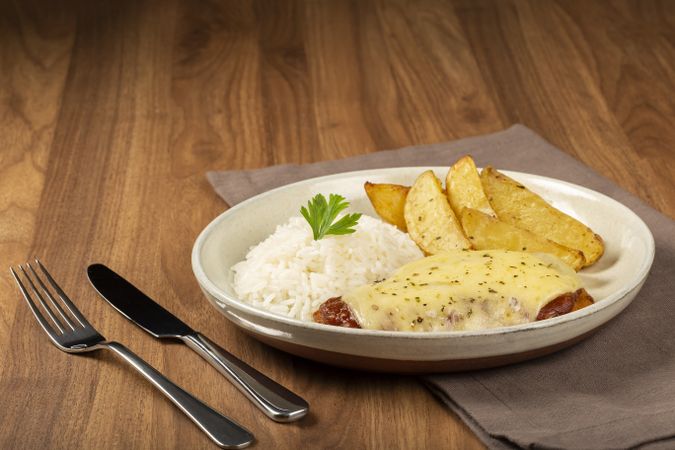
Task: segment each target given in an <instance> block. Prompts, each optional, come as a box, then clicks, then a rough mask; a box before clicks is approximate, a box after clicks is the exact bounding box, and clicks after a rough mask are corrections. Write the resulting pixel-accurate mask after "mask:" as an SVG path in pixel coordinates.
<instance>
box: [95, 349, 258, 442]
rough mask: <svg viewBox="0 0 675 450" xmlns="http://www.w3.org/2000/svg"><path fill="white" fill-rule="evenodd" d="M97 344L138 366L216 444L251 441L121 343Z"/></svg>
mask: <svg viewBox="0 0 675 450" xmlns="http://www.w3.org/2000/svg"><path fill="white" fill-rule="evenodd" d="M101 345H102V346H105V347H106V348H108V349H110V350H112V351H113V352H114V353H115V354H117V355H118V356H120V357H121V358H122V359H123V360H125V361H126V362H128V363H129V364H130V365H131V366H132V367H133V368H134V369H136V370H138V371H139V372H140V373H141V375H143V376H144V377H145V378H146V379H147V380H148V381H150V382H151V383H152V384H153V385H154V386H155V387H156V388H157V389H159V390H160V391H161V392H162V393H163V394H164V395H166V396H167V397H168V398H169V400H171V401H172V402H173V404H174V405H176V406H177V407H178V408H179V409H180V410H181V411H183V412H184V413H185V414H186V415H187V416H188V417H189V418H190V420H192V421H193V422H194V423H195V424H197V426H198V427H199V428H201V429H202V431H204V433H206V434H207V435H208V436H209V438H211V440H212V441H213V442H215V443H216V444H218V445H219V446H220V447H222V448H244V447H246V446H248V445H249V444H250V443H251V442H253V435H252V434H251V433H250V432H249V431H248V430H246V429H245V428H243V427H241V426H239V425H238V424H237V423H235V422H233V421H232V420H230V419H228V418H227V417H225V416H223V415H222V414H220V413H219V412H217V411H215V410H213V409H212V408H210V407H209V406H208V405H206V404H204V403H202V402H201V401H199V400H197V399H196V398H195V397H193V396H192V395H190V394H189V393H187V392H186V391H184V390H183V389H181V388H180V387H178V386H177V385H175V384H174V383H173V382H172V381H171V380H169V379H168V378H166V377H165V376H164V375H162V374H161V373H159V372H158V371H157V370H156V369H155V368H154V367H152V366H151V365H150V364H148V363H147V362H145V361H143V360H142V359H141V358H140V357H139V356H138V355H136V354H135V353H133V352H132V351H131V350H129V349H128V348H126V347H125V346H124V345H122V344H120V343H119V342H114V341H113V342H103V343H101Z"/></svg>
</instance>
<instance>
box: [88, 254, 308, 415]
mask: <svg viewBox="0 0 675 450" xmlns="http://www.w3.org/2000/svg"><path fill="white" fill-rule="evenodd" d="M87 275H88V276H89V281H90V282H91V284H92V285H93V286H94V289H96V291H97V292H98V293H99V294H100V295H101V297H103V299H105V300H106V301H107V302H108V303H110V305H112V307H113V308H115V309H116V310H117V311H118V312H119V313H120V314H122V315H123V316H124V317H126V318H127V319H129V320H131V321H132V322H133V323H135V324H136V325H138V326H139V327H141V328H142V329H144V330H145V331H147V332H148V333H150V334H151V335H152V336H154V337H156V338H159V339H165V338H168V339H180V340H181V341H182V342H183V343H185V344H186V345H187V346H188V347H190V348H191V349H192V350H194V351H195V352H197V353H198V354H199V355H200V356H201V357H202V358H204V359H205V360H207V361H208V362H209V363H210V364H211V365H212V366H213V367H215V368H216V369H217V370H218V371H219V372H220V373H221V374H223V375H224V376H225V378H227V379H228V380H229V381H230V382H231V383H232V384H234V385H235V386H236V387H237V388H238V389H239V390H240V391H241V392H242V393H243V394H244V395H245V396H246V397H248V399H249V400H251V401H252V402H253V404H254V405H256V406H257V407H258V408H260V410H262V411H263V412H264V413H265V414H266V415H267V416H269V417H270V418H271V419H273V420H275V421H277V422H293V421H295V420H298V419H300V418H302V417H303V416H305V415H306V414H307V411H308V410H309V405H308V404H307V402H306V401H305V400H303V399H302V398H301V397H299V396H298V395H296V394H294V393H293V392H291V391H289V390H288V389H286V388H285V387H283V386H281V385H280V384H279V383H277V382H276V381H274V380H272V379H270V378H268V377H266V376H265V375H263V374H262V373H260V372H258V371H257V370H256V369H254V368H253V367H251V366H249V365H248V364H246V363H244V362H243V361H241V360H239V359H238V358H237V357H235V356H234V355H232V354H230V353H229V352H227V351H225V350H224V349H222V348H221V347H219V346H218V345H217V344H216V343H214V342H213V341H211V340H210V339H209V338H207V337H206V336H204V335H203V334H201V333H199V332H198V331H195V330H193V329H192V328H190V327H189V326H188V325H187V324H186V323H185V322H183V321H182V320H180V319H179V318H177V317H176V316H174V315H173V314H171V313H170V312H169V311H167V310H166V309H164V308H163V307H162V306H161V305H159V304H158V303H157V302H155V301H154V300H152V299H151V298H150V297H148V296H147V295H145V294H144V293H143V292H141V291H140V290H139V289H138V288H136V287H135V286H134V285H132V284H131V283H129V282H128V281H127V280H125V279H124V278H122V277H121V276H120V275H118V274H117V273H115V272H114V271H112V270H111V269H109V268H108V267H106V266H105V265H103V264H92V265H90V266H89V267H88V268H87Z"/></svg>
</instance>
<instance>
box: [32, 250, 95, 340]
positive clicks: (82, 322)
mask: <svg viewBox="0 0 675 450" xmlns="http://www.w3.org/2000/svg"><path fill="white" fill-rule="evenodd" d="M35 262H36V263H37V265H38V266H39V267H40V269H41V270H42V272H43V273H44V274H45V276H46V277H47V281H49V284H50V285H51V286H52V288H54V290H55V291H56V293H57V294H58V295H59V297H61V300H62V301H63V304H64V305H65V306H66V308H68V311H70V313H71V314H72V315H73V316H74V317H75V318H76V319H77V321H78V322H80V325H82V326H83V327H91V328H93V326H92V325H91V324H90V323H89V322H88V321H87V319H85V318H84V316H83V315H82V313H81V312H80V310H79V309H77V306H75V305H74V304H73V302H72V301H70V298H68V296H67V295H66V293H65V292H63V289H61V286H59V285H58V283H57V282H56V280H54V278H52V276H51V274H50V273H49V272H48V271H47V268H46V267H45V266H43V265H42V263H41V262H40V260H39V259H37V258H35Z"/></svg>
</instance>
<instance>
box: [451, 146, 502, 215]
mask: <svg viewBox="0 0 675 450" xmlns="http://www.w3.org/2000/svg"><path fill="white" fill-rule="evenodd" d="M445 190H446V194H447V196H448V201H449V202H450V206H452V210H453V211H454V212H455V214H456V215H457V217H459V215H460V214H461V213H462V210H463V209H464V208H472V209H476V210H478V211H481V212H484V213H485V214H488V215H490V216H492V217H497V214H495V212H494V211H493V210H492V207H491V206H490V202H488V199H487V196H486V195H485V192H484V191H483V185H482V184H481V182H480V177H479V176H478V170H476V164H475V163H474V162H473V158H471V156H469V155H467V156H464V157H462V158H460V159H459V160H457V162H456V163H455V164H453V165H452V167H450V170H448V175H447V176H446V177H445Z"/></svg>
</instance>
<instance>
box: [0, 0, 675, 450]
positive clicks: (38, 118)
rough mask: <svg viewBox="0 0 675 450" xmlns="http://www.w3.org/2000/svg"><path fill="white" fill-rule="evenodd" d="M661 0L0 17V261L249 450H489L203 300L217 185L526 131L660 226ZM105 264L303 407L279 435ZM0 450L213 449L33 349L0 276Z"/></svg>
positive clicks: (415, 405)
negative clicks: (224, 417)
mask: <svg viewBox="0 0 675 450" xmlns="http://www.w3.org/2000/svg"><path fill="white" fill-rule="evenodd" d="M674 93H675V2H672V1H663V2H657V1H651V0H650V1H623V0H617V1H611V2H610V1H597V2H589V1H586V0H573V1H560V2H554V1H539V0H531V1H508V0H506V1H496V0H495V1H487V0H477V1H474V0H457V1H447V2H444V1H432V0H424V1H419V2H408V1H396V2H385V1H358V2H347V1H311V0H309V1H294V2H293V1H284V2H278V1H272V0H270V1H248V2H239V1H199V2H188V1H177V0H166V1H159V0H157V1H112V2H111V1H62V2H59V1H47V0H42V1H39V0H37V1H31V0H27V1H21V2H17V1H4V0H3V1H0V255H2V262H3V264H4V266H5V267H8V266H9V265H10V264H18V263H21V262H23V261H26V260H27V259H28V258H29V257H32V256H34V255H39V256H40V257H41V258H42V259H43V260H44V261H45V263H46V264H47V265H48V267H50V269H51V270H52V272H53V273H54V275H55V276H56V277H57V278H58V280H60V281H61V284H62V285H63V287H64V288H65V289H66V291H67V292H69V293H70V294H71V296H72V298H73V299H75V300H76V303H77V304H78V305H79V306H80V307H81V309H82V311H83V312H84V313H85V314H86V315H87V316H88V317H89V318H90V319H91V321H92V322H93V323H94V324H95V325H96V326H97V327H98V328H99V329H100V330H101V332H102V333H103V334H105V335H106V336H107V337H109V338H114V339H116V340H120V341H122V342H124V343H126V344H128V345H129V347H131V348H132V349H133V350H134V351H135V352H137V353H138V354H139V355H140V356H142V357H143V358H145V359H147V360H148V361H149V362H150V363H151V364H153V365H154V366H156V367H157V368H159V369H160V370H161V371H162V372H164V373H165V374H166V375H167V376H169V377H170V378H172V379H173V380H175V381H176V382H177V383H178V384H180V385H182V386H185V387H186V388H187V389H189V390H190V391H192V392H193V393H194V394H196V395H197V396H198V397H200V398H202V399H203V400H205V401H206V402H207V403H209V404H211V405H213V406H214V407H215V408H216V409H218V410H220V411H223V412H224V413H226V414H229V415H231V416H232V417H234V418H236V420H237V421H238V422H240V423H241V424H243V425H245V426H246V427H248V428H249V429H250V430H252V431H253V432H254V433H255V435H256V438H257V443H256V444H255V446H256V448H349V449H352V448H386V449H393V448H467V449H471V448H482V444H481V443H480V442H479V441H478V440H477V439H476V437H475V436H474V435H473V434H472V433H471V431H470V430H469V429H468V428H467V427H466V426H465V425H464V424H462V423H461V422H460V421H459V420H458V419H457V417H455V416H453V414H451V413H450V412H448V411H447V410H446V409H445V408H444V407H443V405H442V404H441V403H440V402H439V401H437V400H436V399H435V398H434V397H433V396H432V395H431V394H430V393H429V392H428V391H427V390H426V389H425V388H424V387H423V386H421V385H420V383H419V382H418V381H417V380H416V379H415V378H412V377H403V376H396V375H390V376H383V375H372V374H367V373H358V372H350V371H345V370H340V369H334V368H331V367H327V366H322V365H319V364H315V363H312V362H308V361H305V360H301V359H299V358H294V357H290V356H288V355H286V354H284V353H282V352H279V351H276V350H272V349H270V348H269V347H266V346H264V345H263V344H260V343H258V342H257V341H255V340H253V339H251V338H249V337H248V336H246V335H244V334H243V333H241V332H239V331H237V330H236V329H234V327H233V326H231V325H230V324H229V323H227V322H226V320H224V318H222V316H220V315H218V314H215V313H214V312H213V310H212V309H211V307H210V306H209V305H208V304H207V303H206V302H205V300H204V299H203V298H202V294H201V293H200V291H199V289H198V287H197V283H196V281H195V280H194V278H193V276H192V274H191V268H190V258H189V256H190V250H191V246H192V243H193V241H194V239H195V238H196V236H197V234H198V233H199V232H200V230H201V229H202V228H203V227H204V226H205V225H206V224H207V223H208V222H209V221H210V220H211V219H212V218H213V217H215V216H216V215H217V214H219V213H220V212H222V211H223V209H224V208H225V207H226V206H225V205H224V204H223V203H222V201H221V200H220V199H219V198H218V197H217V196H216V195H215V194H214V193H213V192H212V191H211V189H210V188H209V185H208V184H207V182H206V179H205V177H204V174H205V172H206V171H207V170H213V169H239V168H256V167H263V166H266V165H270V164H278V163H286V162H298V163H303V162H311V161H319V160H324V159H333V158H340V157H345V156H350V155H355V154H359V153H363V152H373V151H377V150H382V149H388V148H396V147H401V146H406V145H412V144H421V143H431V142H439V141H445V140H451V139H455V138H460V137H464V136H469V135H475V134H480V133H487V132H492V131H497V130H501V129H504V128H506V127H508V126H509V125H511V124H513V123H517V122H520V123H523V124H525V125H527V126H529V127H531V128H533V129H534V130H535V131H537V132H539V133H540V134H541V135H543V136H544V137H545V138H547V139H548V140H549V141H551V142H552V143H553V144H555V145H557V146H559V147H560V148H562V149H563V150H565V151H566V152H568V153H570V154H572V155H574V156H575V157H576V158H578V159H579V160H581V161H583V162H584V163H586V164H587V165H589V166H591V167H592V168H593V169H595V170H596V171H597V172H599V173H601V174H603V175H604V176H606V177H608V178H610V179H612V180H614V181H615V182H616V183H618V184H619V185H621V186H623V187H624V188H625V189H627V190H629V191H631V192H633V193H635V194H637V195H638V196H640V197H641V198H643V199H644V200H645V201H647V202H648V203H650V204H651V205H653V206H654V207H655V208H657V209H659V210H660V211H662V212H664V213H665V214H667V215H669V216H670V217H675V195H674V193H675V184H674V182H673V178H674V175H675V95H674ZM96 261H100V262H105V263H106V264H108V265H110V266H111V267H113V268H114V269H116V270H117V271H119V272H120V273H122V274H124V275H126V276H127V277H128V278H129V279H130V280H131V281H132V282H134V283H136V284H137V285H138V286H140V287H141V288H142V289H143V290H145V291H146V292H147V293H148V294H150V295H151V296H153V297H154V298H156V299H158V300H159V301H160V302H161V303H163V304H164V305H165V306H167V307H168V308H169V309H170V310H172V311H173V312H175V313H176V314H177V315H178V316H180V317H182V318H184V319H185V321H187V322H188V323H190V324H193V326H195V327H197V328H199V329H200V330H202V331H203V332H205V333H206V334H207V335H208V336H211V337H212V338H213V339H215V340H216V341H217V342H218V343H220V344H221V345H223V346H224V347H226V348H228V349H230V350H231V351H232V352H233V353H234V354H236V355H238V356H239V357H241V358H242V359H244V360H246V361H248V362H249V363H251V364H252V365H253V366H255V367H257V368H259V369H261V370H262V371H264V372H265V373H267V374H269V375H270V376H272V377H273V378H275V379H277V380H279V381H281V382H283V383H284V384H286V385H287V386H289V387H290V388H291V389H292V390H294V391H296V392H298V393H301V394H302V395H303V396H304V397H305V398H306V399H307V400H308V401H309V402H310V403H311V405H312V412H311V415H310V416H309V417H307V418H306V419H305V420H303V421H301V422H299V423H297V424H277V423H273V422H271V421H270V420H268V419H267V418H266V417H264V416H263V415H262V414H261V413H259V412H258V410H257V409H255V408H254V407H253V406H252V405H251V404H249V403H248V402H247V401H245V400H243V398H242V396H241V395H240V394H239V392H238V391H237V390H236V389H235V388H234V387H232V386H231V385H229V384H228V383H227V382H225V381H224V379H223V378H222V377H221V376H220V375H219V374H218V373H217V372H216V371H215V370H213V369H212V368H211V367H210V366H208V365H207V363H206V362H204V361H202V360H201V359H200V358H199V357H197V356H196V355H194V354H193V353H191V352H190V350H188V349H187V348H185V347H183V346H180V345H167V344H164V343H161V342H159V341H156V340H154V339H152V338H151V337H149V336H148V335H146V334H144V333H143V332H142V331H141V330H139V329H137V328H135V327H134V326H133V325H132V324H131V323H129V322H128V321H126V320H125V319H123V318H122V317H121V316H120V315H119V314H117V313H115V312H114V311H113V310H112V309H111V308H110V307H109V306H108V305H106V304H104V303H103V302H102V301H100V300H99V299H98V298H97V297H96V295H95V293H94V291H93V290H92V289H91V287H90V286H89V284H88V282H87V279H86V275H85V267H86V265H87V264H88V263H92V262H96ZM0 298H1V300H0V342H2V343H3V344H2V345H1V346H0V399H1V406H0V448H3V449H9V448H22V449H24V448H25V449H38V448H53V449H61V448H64V449H65V448H92V449H93V448H106V449H107V448H110V449H130V448H139V449H140V448H143V449H151V448H157V449H160V448H161V449H164V448H180V449H192V448H213V447H214V446H213V445H212V444H211V443H210V441H209V440H208V439H207V438H206V437H205V436H204V435H203V434H202V433H201V432H200V431H198V429H197V428H196V427H195V426H194V425H193V424H192V423H191V422H190V421H188V420H187V419H186V418H185V417H184V416H183V415H182V414H180V413H179V412H178V411H177V410H176V409H175V408H174V407H173V406H172V405H171V404H170V403H169V402H168V401H167V400H165V399H164V397H163V396H161V395H159V394H158V393H157V392H155V391H154V389H153V388H152V387H151V386H150V385H149V384H148V383H147V382H145V381H144V380H143V379H141V378H140V377H139V376H137V375H136V374H135V373H133V372H132V371H131V370H130V369H129V368H127V367H126V366H125V365H123V364H122V363H120V362H119V361H117V360H116V359H115V358H114V357H113V356H112V355H109V354H106V353H97V354H94V355H92V356H69V355H66V354H64V353H61V352H60V351H59V350H57V349H56V348H55V347H53V346H51V345H50V344H48V341H47V339H46V337H45V335H44V334H43V332H42V331H41V330H40V329H39V328H38V326H37V324H36V322H35V320H34V319H33V317H32V316H31V315H30V313H29V311H28V309H27V308H26V306H25V304H24V302H23V300H22V299H20V297H19V295H18V292H17V290H16V288H15V286H14V284H13V282H12V281H11V279H10V277H9V274H8V272H6V271H5V272H4V273H3V274H2V275H0Z"/></svg>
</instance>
